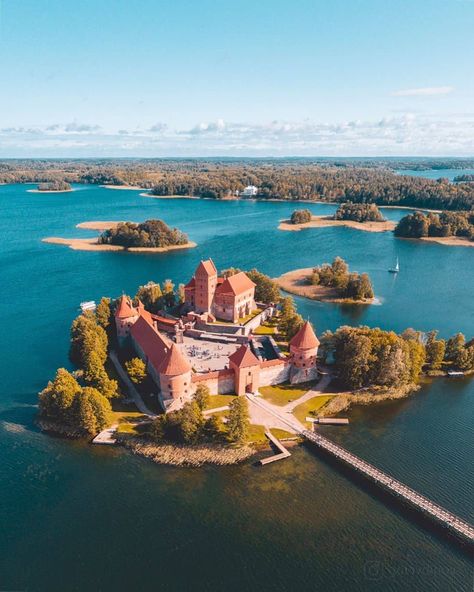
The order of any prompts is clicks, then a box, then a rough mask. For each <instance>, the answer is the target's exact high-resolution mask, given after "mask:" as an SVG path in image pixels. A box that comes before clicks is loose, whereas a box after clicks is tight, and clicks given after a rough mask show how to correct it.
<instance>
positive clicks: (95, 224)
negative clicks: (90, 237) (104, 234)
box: [76, 220, 124, 230]
mask: <svg viewBox="0 0 474 592" xmlns="http://www.w3.org/2000/svg"><path fill="white" fill-rule="evenodd" d="M123 223H124V222H123V221H122V220H119V221H118V222H117V221H116V220H96V221H94V220H91V221H90V222H80V223H79V224H76V228H87V230H109V228H115V227H116V226H118V225H119V224H123Z"/></svg>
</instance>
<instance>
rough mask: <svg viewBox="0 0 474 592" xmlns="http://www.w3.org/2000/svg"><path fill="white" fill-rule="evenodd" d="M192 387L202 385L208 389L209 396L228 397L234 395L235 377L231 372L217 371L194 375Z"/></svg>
mask: <svg viewBox="0 0 474 592" xmlns="http://www.w3.org/2000/svg"><path fill="white" fill-rule="evenodd" d="M192 382H193V384H194V385H197V384H200V383H202V382H203V383H204V384H206V385H207V386H208V387H209V390H210V392H211V395H229V394H232V393H235V375H234V372H233V371H232V370H219V371H217V372H207V373H206V374H194V375H193V377H192Z"/></svg>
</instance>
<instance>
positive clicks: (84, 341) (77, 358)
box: [69, 313, 108, 368]
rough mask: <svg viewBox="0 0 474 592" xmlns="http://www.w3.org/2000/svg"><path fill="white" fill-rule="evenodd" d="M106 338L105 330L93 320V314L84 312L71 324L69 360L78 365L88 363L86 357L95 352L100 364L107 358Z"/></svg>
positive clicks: (82, 365) (82, 366) (83, 365)
mask: <svg viewBox="0 0 474 592" xmlns="http://www.w3.org/2000/svg"><path fill="white" fill-rule="evenodd" d="M107 346H108V339H107V333H106V332H105V330H104V329H103V328H102V327H101V326H99V325H98V324H97V322H96V320H95V315H94V314H90V313H86V314H82V315H79V316H78V317H77V318H76V319H74V321H73V323H72V326H71V348H70V352H69V353H70V357H71V360H72V361H73V362H74V363H75V364H76V365H77V366H79V367H81V368H84V367H86V366H87V364H88V358H89V356H90V355H91V353H92V352H95V353H96V354H97V355H98V356H99V359H100V361H101V363H102V364H104V363H105V360H106V359H107Z"/></svg>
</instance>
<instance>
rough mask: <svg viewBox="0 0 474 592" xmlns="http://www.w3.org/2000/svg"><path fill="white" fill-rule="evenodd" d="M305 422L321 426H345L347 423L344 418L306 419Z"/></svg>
mask: <svg viewBox="0 0 474 592" xmlns="http://www.w3.org/2000/svg"><path fill="white" fill-rule="evenodd" d="M306 421H311V422H312V423H319V424H321V425H347V424H348V423H349V420H348V419H347V418H346V417H307V418H306Z"/></svg>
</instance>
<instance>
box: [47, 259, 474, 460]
mask: <svg viewBox="0 0 474 592" xmlns="http://www.w3.org/2000/svg"><path fill="white" fill-rule="evenodd" d="M322 267H324V266H322ZM334 268H335V269H336V270H339V268H341V261H337V262H335V265H334ZM319 269H322V268H319ZM325 269H326V268H325ZM331 269H332V266H331ZM327 271H328V270H327ZM86 304H87V306H85V305H86ZM69 355H70V359H71V361H72V363H73V364H74V365H75V367H76V369H75V370H74V371H73V372H70V371H68V370H67V369H65V368H59V369H58V370H57V372H56V375H55V376H54V377H53V379H52V380H51V381H50V382H49V383H48V384H47V385H46V387H45V388H44V389H43V390H42V391H41V392H40V393H39V413H38V419H37V422H38V424H39V426H40V427H41V429H42V430H43V431H45V432H52V433H55V434H60V435H62V436H65V437H68V438H86V439H88V440H92V442H93V443H95V444H107V445H119V446H124V447H125V448H127V449H128V450H130V451H131V452H132V453H133V454H136V455H140V456H143V457H145V458H147V459H150V460H152V461H153V462H156V463H160V464H173V465H177V466H201V465H203V464H209V463H212V464H216V465H228V464H234V463H238V462H242V461H243V460H245V459H248V458H250V457H251V456H254V455H255V454H262V451H263V449H267V450H268V441H269V440H271V442H272V443H273V444H275V442H276V443H277V444H278V447H280V449H281V448H283V450H284V453H282V454H283V456H282V458H287V456H290V454H289V453H288V451H287V450H286V448H284V446H283V444H282V443H281V442H285V446H288V443H298V442H299V438H301V437H302V436H303V435H304V431H305V430H306V429H307V428H308V427H309V426H310V425H311V423H312V422H314V421H321V420H322V419H324V418H325V417H327V416H331V415H334V414H336V413H339V412H340V411H341V410H343V409H347V408H348V406H350V405H353V404H363V405H367V404H370V403H376V402H379V401H382V400H385V399H391V398H399V397H406V396H408V395H409V394H410V393H413V392H416V390H417V389H418V382H419V380H420V378H421V376H423V375H432V376H437V375H440V374H446V372H454V373H458V374H459V373H472V372H474V339H471V340H470V341H467V340H466V338H465V337H464V335H463V334H462V333H457V334H455V335H453V336H452V337H451V338H450V339H448V340H444V339H440V338H439V337H438V334H437V332H436V331H430V332H429V333H423V332H420V331H415V330H413V329H407V330H405V331H404V332H403V333H402V334H400V335H397V334H396V333H394V332H393V331H383V330H381V329H378V328H376V329H371V328H369V327H347V326H344V327H340V328H339V329H337V330H336V331H335V332H330V331H326V332H325V333H324V334H323V335H322V336H320V338H319V339H318V337H317V336H316V331H315V330H314V327H313V326H312V324H311V323H310V322H309V321H305V320H304V319H303V318H302V317H301V315H299V314H298V312H297V310H296V306H295V303H294V301H293V299H292V297H291V296H280V295H279V291H278V286H277V285H276V283H275V282H274V281H273V280H272V279H271V278H269V277H268V276H266V275H265V274H263V273H261V272H259V271H258V270H256V269H253V270H250V271H248V272H244V271H240V270H238V269H236V268H229V269H227V270H225V271H223V272H221V273H220V274H219V273H218V272H217V269H216V267H215V265H214V262H213V261H212V259H207V260H202V261H200V263H199V264H198V265H197V267H196V270H195V272H194V274H193V276H192V277H191V278H190V279H189V281H188V282H187V283H186V284H185V285H180V286H179V287H178V288H177V289H176V288H175V285H174V284H173V283H172V282H171V281H170V280H165V281H164V282H163V283H162V284H159V283H156V282H149V283H147V284H145V285H143V286H140V287H139V288H138V290H137V293H136V294H135V296H134V297H133V298H132V297H130V296H127V295H125V294H122V295H121V296H119V297H118V298H116V299H113V300H111V299H109V298H102V299H101V300H100V302H99V303H98V304H97V305H96V304H95V303H94V302H92V303H90V302H88V303H84V309H83V312H82V313H81V314H80V315H79V316H78V317H77V318H76V319H74V321H73V322H72V326H71V340H70V351H69ZM329 387H330V388H329ZM272 460H274V459H272ZM266 462H271V460H270V461H269V460H268V459H267V460H266Z"/></svg>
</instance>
